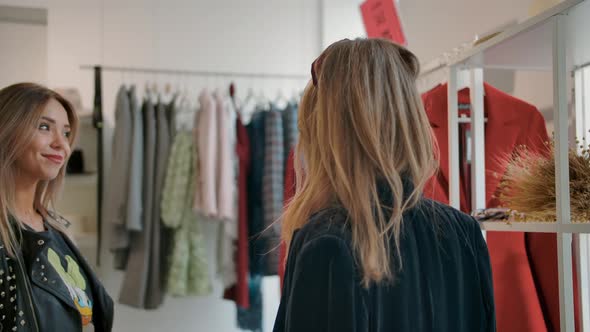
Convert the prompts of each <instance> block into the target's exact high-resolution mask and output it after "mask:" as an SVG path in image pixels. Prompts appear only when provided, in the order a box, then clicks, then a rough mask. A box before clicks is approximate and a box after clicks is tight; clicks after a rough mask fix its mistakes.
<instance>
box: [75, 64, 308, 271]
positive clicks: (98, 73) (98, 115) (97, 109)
mask: <svg viewBox="0 0 590 332" xmlns="http://www.w3.org/2000/svg"><path fill="white" fill-rule="evenodd" d="M80 69H82V70H93V71H94V105H93V109H92V123H93V126H94V128H95V129H96V130H97V135H98V139H97V141H98V142H97V149H96V152H97V163H98V165H97V167H98V185H97V205H96V206H97V230H98V234H97V237H98V239H97V240H98V241H97V246H96V264H97V265H100V253H101V248H102V238H103V236H102V231H103V230H102V195H103V183H104V174H103V171H104V159H103V158H104V156H103V151H104V147H103V109H102V72H103V71H112V72H133V73H148V74H165V75H190V76H207V77H231V78H262V79H279V80H284V79H289V80H306V79H309V78H310V77H309V75H296V74H273V73H239V72H217V71H199V70H178V69H157V68H141V67H119V66H100V65H95V66H92V65H82V66H80Z"/></svg>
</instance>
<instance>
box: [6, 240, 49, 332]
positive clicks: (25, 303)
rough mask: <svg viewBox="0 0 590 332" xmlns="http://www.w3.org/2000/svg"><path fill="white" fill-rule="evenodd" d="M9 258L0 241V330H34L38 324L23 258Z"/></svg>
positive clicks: (37, 329) (24, 331)
mask: <svg viewBox="0 0 590 332" xmlns="http://www.w3.org/2000/svg"><path fill="white" fill-rule="evenodd" d="M18 254H19V256H18V257H14V258H11V257H9V255H8V252H7V251H6V248H5V246H4V244H3V243H1V242H0V331H2V332H4V331H23V332H28V331H34V332H38V331H40V329H39V324H38V321H37V316H36V315H35V307H34V305H33V301H32V298H31V296H30V289H31V288H30V287H31V286H30V283H29V281H28V280H27V278H23V275H26V268H25V266H24V259H23V258H22V254H21V253H20V252H19V253H18Z"/></svg>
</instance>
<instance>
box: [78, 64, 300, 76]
mask: <svg viewBox="0 0 590 332" xmlns="http://www.w3.org/2000/svg"><path fill="white" fill-rule="evenodd" d="M97 67H98V68H100V69H101V70H102V71H116V72H133V73H147V74H165V75H190V76H209V77H230V78H263V79H281V80H283V79H289V80H305V79H309V78H310V76H309V75H297V74H277V73H241V72H229V71H206V70H182V69H162V68H146V67H123V66H92V65H82V66H80V69H85V70H90V69H95V68H97Z"/></svg>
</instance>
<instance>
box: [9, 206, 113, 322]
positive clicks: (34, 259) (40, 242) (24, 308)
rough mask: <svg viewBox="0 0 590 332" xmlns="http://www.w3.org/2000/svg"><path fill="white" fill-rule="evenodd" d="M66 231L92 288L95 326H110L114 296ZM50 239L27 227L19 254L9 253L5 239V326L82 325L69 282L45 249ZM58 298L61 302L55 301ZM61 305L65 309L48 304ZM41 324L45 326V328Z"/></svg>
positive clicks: (69, 243)
mask: <svg viewBox="0 0 590 332" xmlns="http://www.w3.org/2000/svg"><path fill="white" fill-rule="evenodd" d="M51 217H53V218H60V217H56V216H55V215H52V216H51ZM63 237H64V240H65V242H66V243H67V245H68V246H69V247H70V249H71V251H72V253H73V254H74V256H75V257H74V258H75V260H76V261H77V263H78V265H79V266H80V268H81V269H82V270H83V273H84V275H85V277H86V279H87V282H88V284H87V285H88V287H89V288H90V290H91V292H92V299H93V302H94V303H93V309H92V312H93V314H92V323H93V325H94V331H96V332H110V331H111V330H112V325H113V317H114V314H113V308H114V306H113V301H112V299H111V298H110V296H109V295H108V294H107V292H106V290H105V289H104V287H103V286H102V284H101V282H100V281H99V280H98V278H97V276H96V275H95V274H94V272H93V271H92V269H91V268H90V266H89V265H88V263H87V262H86V260H85V259H84V257H82V255H81V254H80V251H78V249H77V248H76V246H75V245H74V244H73V243H72V242H71V241H70V240H69V239H68V237H67V236H63ZM50 241H51V239H50V238H49V237H48V236H47V235H45V234H43V233H33V232H22V241H21V243H22V244H21V251H20V252H19V253H18V257H16V258H10V257H9V256H8V253H7V251H6V248H5V247H4V245H3V244H2V243H0V332H5V331H23V332H29V331H31V332H45V331H52V332H53V331H60V332H61V331H64V332H66V331H67V332H70V331H72V332H74V331H80V332H81V331H82V321H81V316H80V313H79V312H78V310H77V309H76V307H75V306H74V305H73V304H72V301H71V298H70V296H69V293H68V290H67V288H66V287H65V285H64V284H63V283H61V282H56V280H59V278H60V276H59V275H58V273H57V272H56V271H55V270H53V269H51V268H47V267H49V266H50V264H49V261H48V258H47V254H46V252H47V250H44V249H45V248H46V247H47V245H48V244H49V243H50ZM33 294H35V296H33ZM56 301H57V302H59V303H60V305H58V306H56V305H50V303H55V302H56ZM62 304H65V305H62ZM56 307H63V308H66V310H57V311H51V310H47V309H46V308H56ZM41 322H43V324H41ZM41 326H45V330H44V331H42V330H41Z"/></svg>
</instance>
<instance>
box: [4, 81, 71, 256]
mask: <svg viewBox="0 0 590 332" xmlns="http://www.w3.org/2000/svg"><path fill="white" fill-rule="evenodd" d="M51 99H55V100H57V101H58V102H59V103H60V104H61V105H62V106H63V107H64V108H65V110H66V112H67V114H68V120H69V122H70V127H71V132H70V138H69V141H70V145H73V144H74V141H75V138H76V133H77V130H78V117H77V114H76V112H75V111H74V108H73V107H72V105H71V104H70V103H69V102H68V101H67V100H66V99H64V98H63V97H62V96H61V95H59V94H58V93H56V92H54V91H52V90H50V89H47V88H45V87H43V86H41V85H38V84H34V83H18V84H14V85H11V86H8V87H5V88H4V89H2V90H0V188H1V189H0V240H1V241H2V242H3V243H4V245H5V247H6V249H7V251H8V253H9V255H11V256H13V257H14V256H15V254H16V252H17V250H18V240H17V236H16V234H17V233H16V232H15V229H14V225H11V220H10V216H14V206H15V190H16V189H15V188H16V183H15V181H16V179H17V176H16V173H17V170H16V166H15V161H16V160H17V159H18V158H19V156H20V155H21V154H22V153H23V151H24V150H25V149H26V148H27V146H28V145H29V144H30V142H31V140H32V139H33V136H34V133H35V128H36V126H37V123H38V122H39V119H40V118H41V114H42V113H43V109H44V107H45V105H46V104H47V103H48V102H49V101H50V100H51ZM65 168H66V163H64V166H63V167H62V168H61V169H60V171H59V174H58V176H57V177H56V178H55V179H53V180H50V181H40V182H39V183H38V185H37V189H36V192H35V201H34V208H35V209H37V210H38V211H40V212H41V214H43V215H44V217H46V218H45V219H46V221H47V222H48V223H49V224H50V225H51V226H53V227H54V228H56V229H58V230H60V231H62V232H64V233H65V229H64V226H63V225H62V224H60V223H59V222H58V221H56V220H54V218H48V217H47V214H48V211H49V206H50V205H51V204H53V203H54V202H55V199H56V198H57V195H58V193H59V190H60V189H61V186H62V183H63V180H64V176H65ZM15 221H16V222H17V223H19V224H20V223H21V221H19V220H15ZM20 226H22V224H20ZM18 229H20V228H18Z"/></svg>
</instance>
